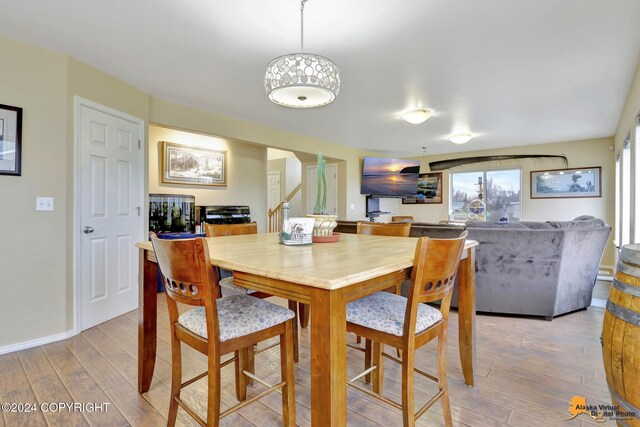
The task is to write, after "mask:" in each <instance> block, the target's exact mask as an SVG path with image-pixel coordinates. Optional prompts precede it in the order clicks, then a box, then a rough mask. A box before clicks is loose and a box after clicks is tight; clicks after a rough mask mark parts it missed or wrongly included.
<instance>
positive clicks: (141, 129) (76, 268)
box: [60, 95, 147, 339]
mask: <svg viewBox="0 0 640 427" xmlns="http://www.w3.org/2000/svg"><path fill="white" fill-rule="evenodd" d="M83 106H84V107H89V108H91V109H94V110H97V111H100V112H102V113H105V114H109V115H112V116H115V117H118V118H120V119H123V120H127V121H130V122H132V123H136V124H137V125H138V139H140V142H141V144H140V157H139V159H140V160H139V163H140V164H139V171H140V176H139V183H140V184H139V187H140V192H139V195H138V200H139V202H140V217H139V218H138V228H139V230H140V235H139V236H138V241H143V240H144V233H145V230H144V218H145V212H146V207H145V206H144V200H145V198H144V194H145V190H144V189H145V183H146V182H147V180H146V176H145V167H144V165H145V162H146V158H147V155H146V154H147V153H146V152H147V149H146V147H147V144H146V143H145V130H146V128H145V122H144V120H143V119H140V118H138V117H135V116H132V115H130V114H127V113H123V112H122V111H118V110H114V109H113V108H110V107H107V106H104V105H101V104H98V103H96V102H93V101H89V100H88V99H85V98H82V97H79V96H77V95H74V97H73V268H72V271H73V273H72V274H73V278H72V279H73V329H71V330H70V331H68V332H65V333H64V334H67V333H71V335H69V336H73V335H77V334H79V333H80V332H81V331H80V324H81V322H80V303H79V301H80V287H79V284H78V277H79V275H80V274H79V273H80V263H79V262H78V250H79V248H80V237H81V236H80V232H79V230H80V225H79V218H80V215H79V211H80V195H79V194H78V188H79V186H78V182H79V180H80V170H79V164H80V144H79V141H78V135H79V134H80V132H79V126H80V123H79V121H78V116H79V113H80V107H83ZM64 334H61V335H64ZM60 339H63V338H60Z"/></svg>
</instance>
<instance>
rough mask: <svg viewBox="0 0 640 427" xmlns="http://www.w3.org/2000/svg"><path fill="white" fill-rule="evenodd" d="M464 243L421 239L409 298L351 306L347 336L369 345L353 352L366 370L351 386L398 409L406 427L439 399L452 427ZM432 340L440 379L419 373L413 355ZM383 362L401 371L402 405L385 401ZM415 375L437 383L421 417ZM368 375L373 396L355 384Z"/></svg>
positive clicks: (379, 296) (371, 299)
mask: <svg viewBox="0 0 640 427" xmlns="http://www.w3.org/2000/svg"><path fill="white" fill-rule="evenodd" d="M466 238H467V232H466V231H465V232H463V233H462V234H461V235H460V237H458V238H456V239H429V238H428V237H421V238H420V239H419V240H418V243H417V244H416V251H415V256H414V260H413V270H412V272H411V286H410V288H409V296H408V298H405V297H403V296H400V295H395V294H392V293H389V292H376V293H374V294H372V295H369V296H366V297H364V298H361V299H358V300H355V301H353V302H350V303H349V304H347V331H349V332H354V333H356V334H358V335H360V336H363V337H364V338H365V339H366V340H367V341H366V345H365V349H364V350H363V349H362V348H360V347H354V348H356V349H358V350H361V351H364V352H365V370H364V372H362V373H361V374H359V375H357V376H356V377H354V378H353V379H352V380H350V382H349V383H348V385H350V386H352V387H355V388H357V389H358V390H361V391H363V392H365V393H367V394H370V395H372V396H374V397H377V398H379V399H381V400H383V401H384V402H386V403H388V404H391V405H392V406H394V407H396V408H398V409H400V410H401V411H402V418H403V425H404V426H405V427H408V426H415V422H416V420H417V419H418V418H419V417H420V416H421V415H422V414H424V413H425V412H426V411H427V410H428V409H429V408H430V407H431V405H433V404H434V403H435V402H436V401H437V400H438V399H440V400H441V403H442V413H443V415H444V421H445V425H447V426H451V425H452V420H451V407H450V404H449V389H448V386H447V368H446V349H447V323H448V319H449V306H450V303H451V294H452V290H453V285H454V282H455V277H456V273H457V271H458V264H459V262H460V257H461V256H462V250H463V249H464V243H465V240H466ZM438 300H440V301H441V303H440V308H439V309H438V308H435V307H432V306H430V305H427V304H425V303H428V302H432V301H438ZM434 338H437V339H438V355H437V357H438V367H437V376H433V375H430V374H428V373H426V372H424V371H422V370H420V369H418V368H416V367H415V351H416V350H417V349H419V348H420V347H422V346H424V345H425V344H427V343H428V342H430V341H432V340H433V339H434ZM385 345H389V346H392V347H395V348H396V349H398V350H402V354H403V357H402V360H400V359H397V358H395V357H393V356H391V355H389V354H387V353H385V352H384V346H385ZM385 357H386V358H388V359H391V360H393V361H395V362H397V363H400V364H401V365H402V402H400V403H399V402H395V401H393V400H391V399H388V398H386V397H383V396H382V388H383V382H384V381H383V380H384V364H383V360H384V358H385ZM414 372H416V373H418V374H420V375H423V376H425V377H427V378H429V379H431V380H433V381H435V382H436V383H437V384H438V389H439V391H438V393H437V394H436V395H435V396H433V397H432V398H431V399H430V400H429V401H428V402H427V403H426V404H425V405H424V406H423V407H422V408H420V409H419V410H418V411H417V412H416V411H415V402H414ZM369 373H370V374H371V382H372V390H369V389H368V388H365V387H362V386H360V385H358V384H356V383H355V381H356V380H358V379H359V378H362V377H366V375H367V374H369Z"/></svg>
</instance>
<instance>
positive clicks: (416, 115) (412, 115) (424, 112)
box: [400, 108, 431, 125]
mask: <svg viewBox="0 0 640 427" xmlns="http://www.w3.org/2000/svg"><path fill="white" fill-rule="evenodd" d="M400 117H402V120H404V121H405V122H409V123H411V124H414V125H417V124H420V123H424V122H426V121H427V120H429V117H431V110H429V109H427V108H416V109H415V110H409V111H405V112H404V113H402V116H400Z"/></svg>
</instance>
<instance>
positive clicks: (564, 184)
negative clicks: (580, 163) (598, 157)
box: [531, 166, 602, 199]
mask: <svg viewBox="0 0 640 427" xmlns="http://www.w3.org/2000/svg"><path fill="white" fill-rule="evenodd" d="M565 197H602V177H601V174H600V167H599V166H593V167H586V168H576V169H551V170H546V171H531V198H532V199H557V198H565Z"/></svg>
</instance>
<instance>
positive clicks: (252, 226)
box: [204, 222, 300, 372]
mask: <svg viewBox="0 0 640 427" xmlns="http://www.w3.org/2000/svg"><path fill="white" fill-rule="evenodd" d="M204 232H205V235H206V236H207V237H219V236H238V235H243V234H257V233H258V225H257V224H256V223H255V222H249V223H243V224H205V225H204ZM220 287H222V288H223V289H228V290H229V289H231V290H234V291H236V292H240V293H243V294H246V295H251V296H252V297H254V298H261V299H264V298H270V297H272V296H273V295H271V294H267V293H265V292H259V291H255V290H253V289H248V288H245V287H243V286H238V285H236V284H235V282H234V280H233V276H231V277H225V278H224V279H220ZM223 294H224V292H223ZM289 310H291V311H293V312H294V313H297V311H298V310H297V303H296V302H295V301H291V300H290V301H289ZM293 341H294V346H293V360H294V361H295V362H296V363H297V362H298V359H299V357H300V356H299V354H300V351H299V347H298V319H297V316H296V321H295V322H294V325H293ZM269 348H271V346H269V347H266V348H263V349H261V350H260V351H265V350H268V349H269ZM249 358H250V365H251V372H254V370H253V350H252V349H250V351H249Z"/></svg>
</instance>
